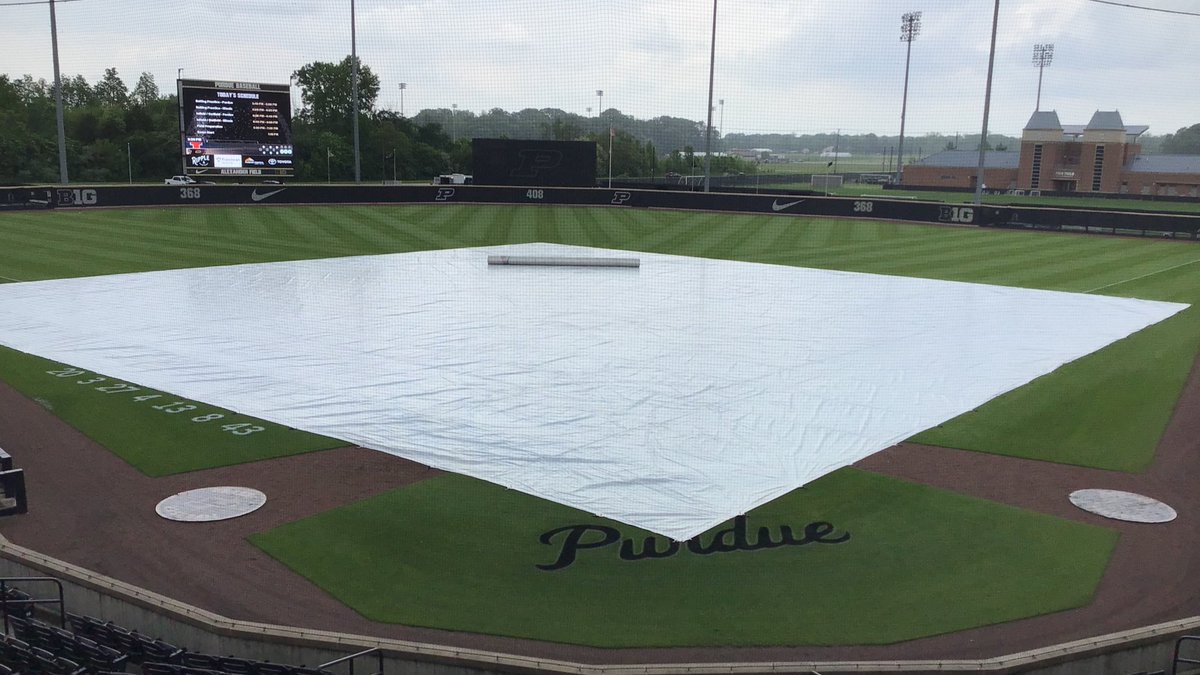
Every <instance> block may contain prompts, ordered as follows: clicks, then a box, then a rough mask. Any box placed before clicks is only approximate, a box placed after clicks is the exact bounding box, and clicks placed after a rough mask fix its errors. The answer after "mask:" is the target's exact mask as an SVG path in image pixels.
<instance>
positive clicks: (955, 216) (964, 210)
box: [938, 206, 975, 224]
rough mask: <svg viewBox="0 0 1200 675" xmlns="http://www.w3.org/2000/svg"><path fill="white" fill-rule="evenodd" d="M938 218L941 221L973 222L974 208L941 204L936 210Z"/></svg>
mask: <svg viewBox="0 0 1200 675" xmlns="http://www.w3.org/2000/svg"><path fill="white" fill-rule="evenodd" d="M938 220H939V221H941V222H943V223H964V224H966V223H973V222H975V209H973V208H971V207H970V206H942V207H940V208H939V210H938Z"/></svg>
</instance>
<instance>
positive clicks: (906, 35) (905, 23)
mask: <svg viewBox="0 0 1200 675" xmlns="http://www.w3.org/2000/svg"><path fill="white" fill-rule="evenodd" d="M920 33H921V13H920V12H909V13H907V14H905V15H904V16H902V17H900V41H901V42H907V43H908V48H907V50H906V52H905V56H904V98H903V99H901V102H900V143H899V147H898V148H897V150H896V182H897V183H899V182H900V177H901V176H902V175H903V174H904V117H905V114H906V113H907V112H908V65H909V63H910V62H911V60H912V43H913V40H914V39H916V37H917V36H918V35H920Z"/></svg>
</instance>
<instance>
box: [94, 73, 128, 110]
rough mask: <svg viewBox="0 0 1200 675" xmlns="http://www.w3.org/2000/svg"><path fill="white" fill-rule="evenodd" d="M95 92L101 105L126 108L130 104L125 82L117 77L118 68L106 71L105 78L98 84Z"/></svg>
mask: <svg viewBox="0 0 1200 675" xmlns="http://www.w3.org/2000/svg"><path fill="white" fill-rule="evenodd" d="M94 91H95V92H96V100H97V101H98V102H99V103H100V104H101V105H113V106H117V107H120V108H124V107H125V106H126V105H128V104H129V90H128V89H127V88H126V87H125V82H124V81H122V80H121V78H120V76H119V75H117V69H116V68H105V69H104V77H103V78H101V80H100V81H99V82H97V83H96V87H95V89H94Z"/></svg>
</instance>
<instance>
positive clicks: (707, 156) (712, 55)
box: [704, 0, 717, 192]
mask: <svg viewBox="0 0 1200 675" xmlns="http://www.w3.org/2000/svg"><path fill="white" fill-rule="evenodd" d="M716 59H717V0H713V11H712V39H711V40H710V42H709V52H708V126H707V127H705V129H704V191H705V192H708V187H709V181H710V180H711V179H712V114H713V104H712V99H713V70H714V66H715V65H716Z"/></svg>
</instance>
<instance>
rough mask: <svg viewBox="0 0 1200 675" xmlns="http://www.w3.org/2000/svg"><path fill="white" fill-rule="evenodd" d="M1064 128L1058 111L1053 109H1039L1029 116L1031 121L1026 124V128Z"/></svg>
mask: <svg viewBox="0 0 1200 675" xmlns="http://www.w3.org/2000/svg"><path fill="white" fill-rule="evenodd" d="M1062 128H1063V126H1062V123H1061V122H1059V121H1058V113H1057V112H1054V111H1053V110H1037V111H1035V112H1034V113H1033V116H1032V117H1030V118H1029V122H1028V123H1026V124H1025V129H1026V130H1030V129H1035V130H1045V129H1051V130H1058V129H1062Z"/></svg>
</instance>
